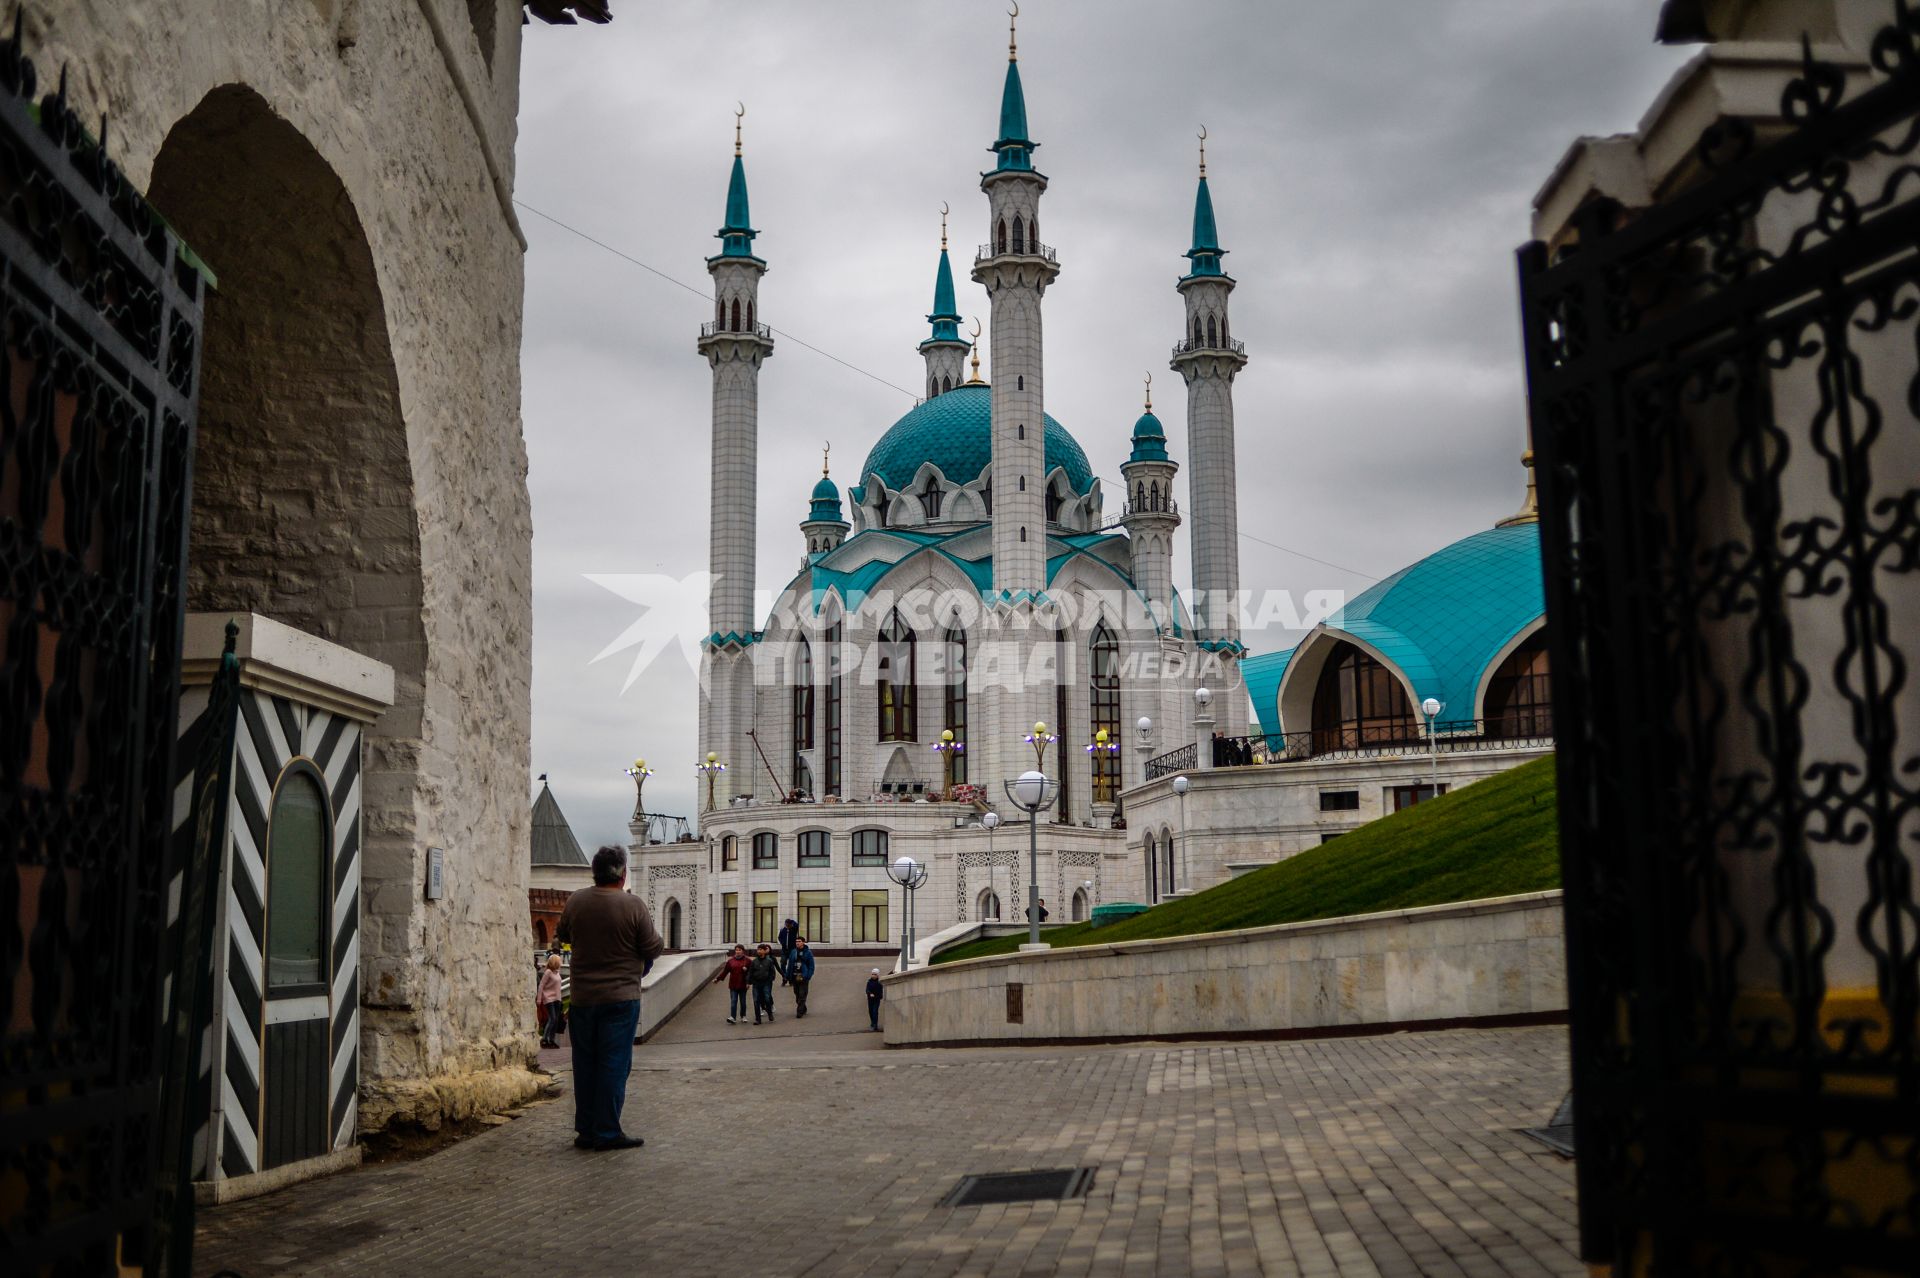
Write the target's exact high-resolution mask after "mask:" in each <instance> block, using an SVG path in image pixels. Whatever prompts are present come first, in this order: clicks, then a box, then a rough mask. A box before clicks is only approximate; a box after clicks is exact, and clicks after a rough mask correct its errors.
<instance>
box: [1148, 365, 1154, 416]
mask: <svg viewBox="0 0 1920 1278" xmlns="http://www.w3.org/2000/svg"><path fill="white" fill-rule="evenodd" d="M1147 411H1148V412H1149V413H1151V412H1152V411H1153V374H1152V373H1148V374H1147Z"/></svg>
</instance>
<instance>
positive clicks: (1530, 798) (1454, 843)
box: [934, 758, 1560, 963]
mask: <svg viewBox="0 0 1920 1278" xmlns="http://www.w3.org/2000/svg"><path fill="white" fill-rule="evenodd" d="M1555 822H1556V810H1555V805H1554V787H1553V760H1552V759H1551V758H1546V759H1539V760H1536V761H1535V762H1533V763H1529V764H1527V765H1525V766H1524V767H1519V768H1514V769H1512V770H1511V771H1508V772H1503V773H1501V774H1500V775H1499V776H1495V777H1489V778H1487V779H1486V780H1484V781H1476V782H1474V783H1473V784H1472V785H1470V786H1466V787H1464V788H1463V789H1461V790H1458V791H1456V792H1454V793H1452V794H1446V795H1442V796H1441V797H1440V798H1438V799H1435V800H1434V801H1432V802H1431V803H1423V804H1421V805H1419V806H1418V807H1414V808H1408V809H1407V810H1405V811H1403V812H1397V813H1395V814H1394V815H1392V816H1390V817H1382V818H1381V819H1380V820H1378V821H1374V822H1372V823H1371V824H1368V825H1364V826H1362V827H1360V828H1359V829H1358V830H1355V831H1354V832H1353V833H1351V834H1347V835H1343V836H1341V837H1340V838H1338V839H1335V840H1334V841H1333V842H1331V843H1326V844H1322V845H1321V846H1320V847H1317V848H1313V849H1310V850H1308V851H1306V852H1302V853H1300V854H1299V855H1297V856H1294V857H1290V858H1288V859H1287V860H1285V861H1281V862H1279V863H1278V864H1276V865H1270V866H1268V867H1266V868H1265V869H1262V870H1256V871H1254V872H1253V873H1251V874H1247V875H1243V876H1241V877H1240V878H1237V879H1233V880H1231V881H1230V882H1227V883H1223V884H1221V885H1220V886H1218V887H1215V888H1210V889H1208V890H1207V891H1205V892H1201V893H1199V894H1198V895H1195V896H1190V897H1186V898H1184V899H1182V900H1177V901H1169V902H1167V903H1166V904H1164V905H1158V906H1155V907H1154V908H1153V909H1151V910H1148V911H1147V912H1146V913H1144V914H1140V915H1136V916H1135V917H1133V918H1130V919H1126V920H1124V921H1122V922H1119V923H1110V924H1108V925H1107V926H1106V927H1103V928H1100V929H1098V930H1097V931H1096V930H1095V929H1094V928H1093V927H1092V926H1091V925H1090V924H1086V923H1075V924H1072V925H1070V926H1067V927H1063V928H1054V929H1050V930H1049V931H1048V932H1047V933H1046V939H1047V940H1048V941H1049V942H1050V943H1052V944H1053V945H1056V946H1061V945H1105V944H1109V943H1111V942H1114V941H1143V940H1149V939H1153V938H1158V937H1165V936H1187V935H1191V934H1193V933H1195V932H1226V931H1231V930H1233V929H1235V928H1243V927H1262V926H1265V925H1267V924H1270V923H1297V922H1299V921H1301V920H1302V919H1323V918H1333V917H1336V916H1338V915H1342V914H1369V913H1372V912H1374V911H1376V910H1400V909H1407V908H1410V907H1413V906H1418V905H1442V904H1445V903H1446V902H1449V901H1471V900H1476V899H1478V898H1481V897H1488V896H1508V895H1511V894H1513V893H1516V892H1539V891H1544V890H1545V889H1547V888H1555V887H1559V886H1560V839H1559V833H1558V828H1557V826H1556V824H1555ZM1024 940H1026V935H1025V934H1024V933H1022V934H1021V935H1019V936H1010V937H997V938H995V939H992V940H986V941H973V942H970V943H968V944H966V945H962V946H958V947H956V948H954V949H951V950H947V951H945V952H943V953H942V954H941V955H940V956H939V957H938V958H937V959H935V960H934V961H935V962H936V963H950V962H953V961H954V960H956V959H969V958H979V957H981V956H982V955H987V954H1011V953H1012V952H1013V951H1014V949H1015V948H1016V947H1017V946H1018V945H1019V944H1020V942H1022V941H1024Z"/></svg>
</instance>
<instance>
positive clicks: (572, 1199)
mask: <svg viewBox="0 0 1920 1278" xmlns="http://www.w3.org/2000/svg"><path fill="white" fill-rule="evenodd" d="M856 967H857V969H858V970H851V969H853V968H856ZM821 968H822V973H821V979H820V980H818V981H817V982H816V990H817V992H816V994H815V999H814V1003H815V1007H816V1008H818V1009H819V1010H818V1012H817V1014H816V1015H811V1016H809V1017H808V1018H807V1019H806V1021H804V1022H796V1021H793V1020H792V1019H791V1018H790V1017H787V1016H782V1017H781V1018H780V1019H778V1020H776V1022H775V1025H774V1026H763V1027H761V1028H760V1029H759V1031H758V1034H759V1035H760V1037H758V1038H754V1037H751V1036H752V1035H754V1034H755V1032H756V1031H755V1030H754V1029H753V1028H752V1027H751V1026H748V1027H747V1028H746V1029H745V1030H744V1031H743V1033H742V1035H740V1036H734V1035H732V1033H731V1031H733V1030H735V1029H736V1027H733V1026H728V1025H726V1024H725V1023H724V1017H725V998H724V994H723V993H722V994H721V995H720V997H719V999H718V1001H717V1002H716V1001H715V1000H714V999H712V998H711V996H707V995H703V996H702V997H701V998H700V999H698V1000H696V1001H695V1002H694V1003H693V1004H692V1005H690V1006H689V1008H688V1010H687V1011H686V1012H683V1013H682V1014H681V1016H680V1017H678V1018H676V1020H675V1021H674V1022H673V1023H672V1024H671V1025H669V1026H668V1027H667V1029H666V1030H665V1031H663V1033H662V1034H661V1035H660V1036H659V1037H657V1038H656V1039H655V1040H654V1041H653V1042H652V1043H649V1044H647V1045H645V1046H643V1047H641V1048H640V1049H638V1051H637V1052H636V1055H635V1073H634V1076H633V1080H632V1083H631V1085H630V1091H629V1101H628V1109H627V1113H628V1117H629V1130H632V1131H636V1132H638V1133H640V1134H642V1135H644V1136H645V1137H646V1138H647V1145H646V1147H645V1148H643V1149H638V1150H632V1151H623V1152H620V1153H608V1154H593V1153H583V1152H580V1151H576V1150H574V1149H573V1148H572V1147H571V1144H570V1143H569V1142H570V1140H571V1136H572V1129H571V1106H570V1102H569V1101H568V1100H566V1099H564V1098H563V1099H562V1100H561V1101H558V1102H555V1103H552V1104H547V1105H542V1106H538V1107H536V1108H534V1109H533V1110H531V1111H530V1112H529V1113H528V1114H527V1115H526V1116H525V1117H523V1118H521V1119H520V1120H519V1121H517V1122H514V1123H511V1124H508V1125H506V1126H504V1127H500V1128H497V1129H495V1130H492V1131H489V1132H487V1133H485V1134H483V1135H481V1136H477V1137H474V1138H472V1139H470V1140H467V1141H465V1142H462V1143H461V1144H459V1145H456V1146H453V1147H452V1148H449V1149H447V1150H445V1151H443V1152H441V1153H438V1154H435V1155H433V1156H431V1157H429V1158H426V1159H423V1160H420V1161H418V1162H414V1163H409V1164H399V1165H389V1166H382V1167H367V1168H362V1169H360V1170H358V1171H354V1172H350V1173H346V1174H343V1175H339V1176H335V1177H332V1178H329V1179H326V1180H321V1181H315V1182H311V1183H308V1184H305V1185H299V1186H295V1187H294V1188H291V1189H289V1190H286V1191H284V1192H282V1193H279V1194H275V1195H272V1196H269V1197H266V1198H261V1199H256V1200H253V1201H250V1202H244V1203H235V1204H230V1205H228V1206H225V1207H221V1208H217V1209H211V1210H208V1211H206V1212H204V1213H203V1214H202V1217H201V1230H200V1237H199V1250H198V1254H197V1256H196V1271H197V1272H199V1273H201V1274H211V1273H212V1272H214V1271H215V1270H217V1269H220V1268H226V1267H231V1268H233V1269H235V1270H237V1271H238V1272H240V1273H241V1274H244V1275H247V1278H257V1276H259V1275H265V1274H281V1273H285V1274H305V1273H314V1274H382V1275H384V1274H396V1275H404V1276H405V1278H433V1276H436V1275H443V1274H444V1275H462V1276H463V1278H464V1276H467V1275H480V1274H517V1273H533V1272H553V1273H557V1274H563V1275H567V1276H568V1278H582V1276H590V1275H599V1274H607V1275H613V1274H633V1273H638V1272H645V1273H649V1274H673V1275H696V1276H697V1275H715V1276H716V1278H740V1276H742V1275H755V1276H764V1275H806V1276H807V1278H828V1276H835V1278H837V1276H841V1275H845V1276H848V1278H853V1276H856V1275H863V1276H864V1275H982V1276H985V1278H999V1276H1000V1275H1037V1274H1067V1275H1079V1274H1088V1275H1131V1274H1139V1275H1168V1276H1176V1275H1237V1274H1267V1275H1322V1274H1379V1275H1386V1276H1399V1275H1481V1274H1569V1275H1573V1274H1580V1273H1582V1272H1583V1270H1582V1267H1581V1266H1580V1265H1579V1263H1578V1262H1577V1260H1576V1259H1575V1255H1574V1251H1573V1245H1574V1197H1573V1180H1572V1165H1571V1164H1570V1163H1567V1162H1565V1161H1563V1160H1561V1159H1560V1158H1559V1157H1558V1156H1556V1155H1554V1154H1552V1153H1551V1152H1549V1151H1548V1150H1546V1149H1545V1148H1544V1147H1543V1146H1541V1145H1539V1144H1537V1143H1536V1142H1534V1141H1532V1140H1530V1139H1528V1138H1527V1137H1525V1136H1522V1135H1520V1134H1519V1132H1518V1130H1517V1129H1518V1128H1521V1127H1526V1126H1533V1125H1537V1124H1538V1123H1540V1122H1542V1121H1543V1120H1544V1117H1545V1116H1546V1115H1548V1114H1550V1113H1551V1112H1552V1110H1553V1107H1554V1105H1555V1103H1556V1102H1558V1100H1559V1099H1560V1096H1561V1095H1562V1093H1564V1091H1565V1090H1566V1086H1567V1081H1566V1080H1567V1049H1566V1033H1565V1031H1564V1030H1563V1029H1560V1028H1554V1027H1545V1028H1526V1029H1504V1030H1455V1031H1448V1032H1443V1033H1429V1034H1403V1035H1392V1036H1386V1037H1379V1038H1362V1039H1327V1040H1318V1041H1312V1042H1294V1043H1250V1044H1231V1045H1207V1046H1193V1047H1183V1046H1178V1045H1155V1044H1145V1045H1141V1044H1129V1045H1124V1046H1113V1047H1086V1048H1072V1049H1063V1048H1048V1049H1042V1048H1026V1049H1012V1050H999V1049H985V1050H979V1049H976V1050H951V1051H937V1052H925V1051H897V1050H896V1051H885V1050H883V1049H879V1047H878V1042H879V1038H880V1036H879V1035H877V1034H867V1033H863V1032H861V1031H859V1030H857V1029H848V1028H845V1026H846V1023H847V1021H848V1020H849V1019H850V1018H851V1016H852V1015H853V1014H855V1013H857V1018H858V1021H859V1023H860V1024H864V1022H865V1008H864V1004H863V1002H860V1001H858V999H857V996H858V990H859V986H860V984H861V983H862V982H863V981H864V977H865V974H866V973H865V965H858V964H853V963H852V962H851V961H828V962H823V963H822V965H821ZM843 984H844V986H845V989H839V987H840V986H842V985H843ZM836 989H839V994H838V995H836V994H835V993H834V991H835V990H836ZM847 991H851V992H852V993H851V994H849V993H847ZM786 993H787V992H786V991H784V990H782V991H780V994H781V995H782V996H783V998H784V996H785V995H786ZM789 1007H790V1000H788V1001H783V1002H782V1004H781V1010H782V1011H783V1012H784V1011H786V1010H787V1009H788V1008H789ZM710 1013H717V1014H714V1015H709V1014H710ZM776 1026H777V1027H779V1032H778V1033H772V1032H771V1031H773V1030H774V1029H775V1027H776ZM836 1027H839V1028H836ZM1082 1164H1090V1165H1094V1166H1097V1167H1098V1168H1099V1172H1098V1174H1097V1176H1096V1177H1095V1180H1094V1184H1093V1189H1092V1192H1091V1193H1090V1194H1089V1195H1088V1197H1086V1198H1084V1199H1082V1200H1079V1201H1074V1202H1066V1203H1015V1204H1007V1205H999V1206H987V1207H965V1208H946V1207H941V1206H940V1205H939V1202H940V1200H941V1198H942V1197H944V1196H945V1195H946V1194H947V1192H948V1191H949V1190H951V1189H952V1188H953V1186H954V1184H955V1183H956V1182H957V1181H958V1180H959V1178H960V1177H961V1176H963V1175H966V1174H969V1173H976V1172H995V1171H1017V1170H1026V1169H1032V1168H1038V1167H1069V1166H1078V1165H1082Z"/></svg>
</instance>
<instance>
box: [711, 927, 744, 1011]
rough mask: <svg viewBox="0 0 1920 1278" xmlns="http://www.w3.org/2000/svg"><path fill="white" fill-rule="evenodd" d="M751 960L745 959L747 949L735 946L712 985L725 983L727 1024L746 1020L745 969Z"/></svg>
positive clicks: (742, 946)
mask: <svg viewBox="0 0 1920 1278" xmlns="http://www.w3.org/2000/svg"><path fill="white" fill-rule="evenodd" d="M751 963H752V960H751V959H749V958H748V957H747V947H746V946H744V945H736V946H734V947H733V953H731V954H729V955H727V961H726V964H725V965H724V966H722V967H721V969H720V974H719V975H718V976H715V977H714V978H713V983H714V984H715V985H718V984H719V983H720V982H722V981H725V982H726V983H727V1024H729V1025H736V1024H739V1023H741V1022H743V1021H745V1020H746V1019H747V968H748V966H750V965H751Z"/></svg>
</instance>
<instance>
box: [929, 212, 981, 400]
mask: <svg viewBox="0 0 1920 1278" xmlns="http://www.w3.org/2000/svg"><path fill="white" fill-rule="evenodd" d="M927 322H928V323H929V324H931V325H933V333H932V335H931V336H929V337H928V338H927V340H926V341H924V342H922V343H920V354H921V355H922V356H924V357H925V358H926V361H927V398H928V399H932V398H933V397H934V396H936V395H939V394H941V393H942V392H945V391H950V390H952V389H953V388H954V387H956V386H960V385H964V384H965V381H966V369H965V367H964V365H965V363H966V358H967V350H968V346H969V343H968V342H967V340H966V339H965V338H963V337H961V336H960V312H959V311H958V310H957V309H955V306H954V300H953V266H952V264H951V263H949V262H948V261H947V206H946V205H944V204H942V205H941V206H940V269H939V270H938V271H936V272H935V273H934V276H933V314H931V315H929V316H927Z"/></svg>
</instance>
